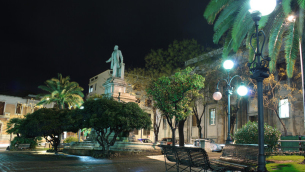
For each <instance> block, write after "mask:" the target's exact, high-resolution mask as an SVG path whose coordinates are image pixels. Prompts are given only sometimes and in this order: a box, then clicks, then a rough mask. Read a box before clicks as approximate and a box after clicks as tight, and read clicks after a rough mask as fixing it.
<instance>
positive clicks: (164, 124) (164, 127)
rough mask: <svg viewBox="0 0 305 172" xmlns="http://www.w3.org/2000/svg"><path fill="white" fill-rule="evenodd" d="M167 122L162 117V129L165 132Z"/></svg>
mask: <svg viewBox="0 0 305 172" xmlns="http://www.w3.org/2000/svg"><path fill="white" fill-rule="evenodd" d="M166 124H167V121H166V117H163V129H164V130H166V128H167V125H166Z"/></svg>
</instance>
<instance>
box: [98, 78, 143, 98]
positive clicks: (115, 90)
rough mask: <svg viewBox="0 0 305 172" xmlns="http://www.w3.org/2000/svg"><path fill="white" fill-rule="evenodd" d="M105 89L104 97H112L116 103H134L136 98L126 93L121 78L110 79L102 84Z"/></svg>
mask: <svg viewBox="0 0 305 172" xmlns="http://www.w3.org/2000/svg"><path fill="white" fill-rule="evenodd" d="M103 86H104V87H105V95H106V96H109V97H113V99H115V100H117V101H123V102H136V100H137V99H136V97H135V96H133V95H130V94H129V93H126V86H127V84H126V82H125V80H124V79H123V78H119V77H110V78H108V79H107V81H106V82H105V83H104V84H103Z"/></svg>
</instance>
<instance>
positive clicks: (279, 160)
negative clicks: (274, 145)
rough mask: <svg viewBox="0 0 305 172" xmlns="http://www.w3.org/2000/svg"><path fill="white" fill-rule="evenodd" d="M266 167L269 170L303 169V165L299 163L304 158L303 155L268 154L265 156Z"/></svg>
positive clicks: (304, 167) (304, 168)
mask: <svg viewBox="0 0 305 172" xmlns="http://www.w3.org/2000/svg"><path fill="white" fill-rule="evenodd" d="M266 160H267V161H269V162H267V164H266V168H267V170H268V171H270V172H280V171H305V165H304V164H299V163H300V162H302V161H303V160H304V156H298V155H291V156H270V157H268V158H266Z"/></svg>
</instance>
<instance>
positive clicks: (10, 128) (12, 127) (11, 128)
mask: <svg viewBox="0 0 305 172" xmlns="http://www.w3.org/2000/svg"><path fill="white" fill-rule="evenodd" d="M22 122H23V118H12V119H10V120H9V122H8V123H7V125H6V132H7V133H8V134H17V137H20V125H21V124H22Z"/></svg>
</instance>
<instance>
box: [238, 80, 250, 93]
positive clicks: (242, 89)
mask: <svg viewBox="0 0 305 172" xmlns="http://www.w3.org/2000/svg"><path fill="white" fill-rule="evenodd" d="M237 93H238V95H240V96H245V95H246V94H247V93H248V88H247V87H246V86H245V85H244V83H243V82H242V83H241V84H240V86H239V87H238V89H237Z"/></svg>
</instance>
